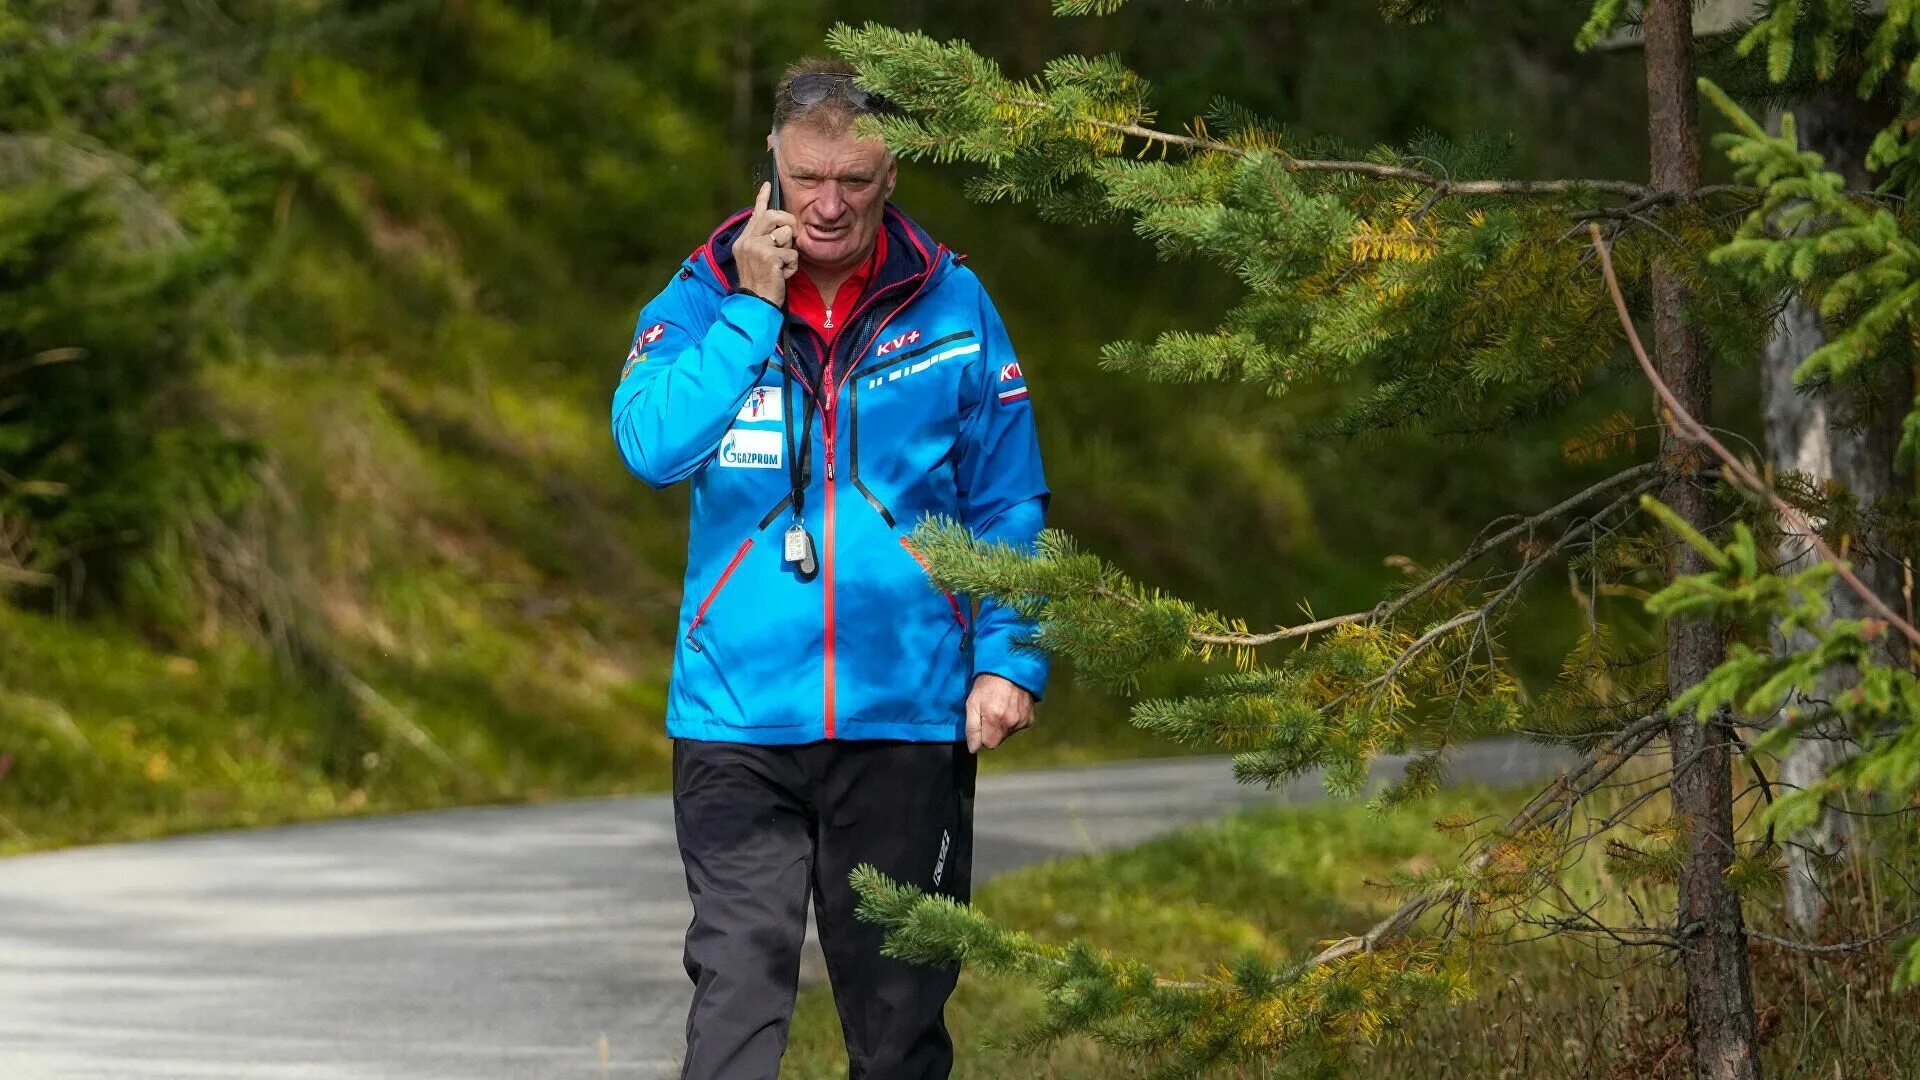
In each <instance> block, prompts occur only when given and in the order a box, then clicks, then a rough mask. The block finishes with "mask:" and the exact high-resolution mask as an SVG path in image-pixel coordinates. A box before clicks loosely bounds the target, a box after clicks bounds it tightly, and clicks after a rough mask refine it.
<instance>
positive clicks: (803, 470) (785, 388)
mask: <svg viewBox="0 0 1920 1080" xmlns="http://www.w3.org/2000/svg"><path fill="white" fill-rule="evenodd" d="M780 353H781V356H780V361H781V363H780V409H781V418H782V419H783V420H784V421H785V422H786V423H785V426H786V430H785V431H784V432H782V433H781V434H782V435H783V437H784V438H785V439H786V444H787V484H788V486H789V488H790V489H791V490H792V492H793V520H794V521H795V522H798V521H799V520H800V510H801V504H802V502H803V500H804V499H805V498H806V493H807V481H808V479H809V478H810V477H811V475H812V473H813V399H812V397H811V396H809V397H808V398H807V400H806V401H805V402H803V403H802V408H801V411H800V416H801V419H800V436H799V438H800V447H799V449H798V450H797V451H796V450H795V449H794V445H793V441H794V432H793V364H794V363H797V362H798V360H799V357H798V355H797V354H796V353H795V351H794V348H793V338H792V337H791V336H790V335H789V334H788V333H787V327H786V324H785V323H784V322H782V324H781V326H780Z"/></svg>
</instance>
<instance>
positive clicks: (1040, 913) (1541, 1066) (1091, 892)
mask: <svg viewBox="0 0 1920 1080" xmlns="http://www.w3.org/2000/svg"><path fill="white" fill-rule="evenodd" d="M1515 802H1516V795H1515V793H1503V792H1497V791H1491V790H1486V789H1466V790H1461V791H1456V792H1452V793H1449V794H1446V795H1444V796H1442V797H1440V799H1438V800H1436V801H1434V802H1432V803H1429V804H1427V805H1424V806H1421V807H1417V808H1412V809H1409V810H1407V811H1404V812H1401V813H1396V814H1393V815H1390V816H1377V815H1374V814H1372V813H1370V812H1369V811H1367V810H1366V809H1365V808H1364V807H1362V806H1358V805H1352V804H1336V805H1324V806H1319V807H1314V808H1309V809H1304V810H1302V809H1290V808H1276V809H1262V810H1257V811H1253V812H1248V813H1243V814H1240V815H1237V816H1234V817H1232V818H1229V819H1226V820H1224V821H1221V822H1218V823H1214V824H1209V825H1204V826H1199V827H1195V828H1190V829H1187V830H1185V831H1182V832H1180V833H1177V834H1174V835H1172V836H1169V837H1166V838H1163V839H1160V840H1156V841H1153V842H1151V843H1148V844H1145V845H1143V846H1141V847H1138V848H1135V849H1132V850H1129V851H1124V852H1117V853H1110V854H1103V855H1089V856H1080V857H1075V858H1069V859H1062V860H1058V861H1054V862H1050V863H1046V864H1042V865H1038V866H1034V867H1031V868H1027V869H1024V870H1020V871H1016V872H1014V873H1011V874H1008V875H1005V876H1003V877H1000V878H997V879H995V880H993V881H991V882H989V883H987V884H986V885H985V886H984V887H982V888H980V889H978V890H977V891H976V894H975V902H976V905H977V906H978V907H979V908H980V910H982V911H983V912H985V913H986V914H988V915H989V916H991V917H992V918H994V919H995V920H996V921H998V922H1000V923H1001V924H1003V925H1006V926H1009V927H1013V928H1016V929H1020V930H1025V931H1028V932H1030V933H1032V934H1034V935H1036V936H1037V937H1039V938H1041V939H1042V940H1049V941H1059V942H1064V941H1066V940H1068V939H1074V938H1077V939H1080V940H1083V941H1087V942H1090V943H1093V944H1096V945H1099V946H1101V947H1104V948H1106V949H1108V950H1110V951H1111V952H1113V953H1115V954H1121V955H1128V956H1132V957H1137V958H1140V959H1142V960H1145V961H1147V962H1148V963H1150V964H1153V965H1155V967H1156V970H1157V972H1158V974H1161V975H1163V976H1168V977H1173V978H1193V977H1196V976H1203V975H1205V974H1207V973H1208V969H1209V967H1210V965H1212V964H1214V963H1217V962H1219V961H1225V960H1230V959H1232V958H1233V957H1234V956H1235V955H1237V954H1239V953H1242V952H1254V953H1258V954H1260V955H1262V956H1264V957H1268V958H1279V957H1281V956H1283V955H1291V954H1296V953H1297V951H1298V950H1300V949H1303V948H1306V947H1308V946H1311V945H1312V944H1314V943H1315V942H1318V941H1320V940H1323V939H1326V938H1330V937H1337V936H1341V935H1344V934H1346V933H1349V932H1353V931H1355V930H1357V929H1364V928H1365V927H1366V926H1367V925H1368V924H1369V923H1370V922H1371V921H1372V920H1373V919H1375V918H1377V917H1378V916H1379V915H1381V914H1383V913H1384V912H1385V911H1386V910H1387V909H1389V908H1390V907H1391V905H1392V903H1393V898H1392V897H1391V896H1389V895H1387V894H1386V893H1385V892H1384V891H1383V890H1382V889H1381V888H1379V887H1377V886H1376V885H1374V884H1371V883H1372V882H1377V881H1379V880H1380V879H1382V878H1383V877H1385V876H1387V875H1388V874H1389V873H1391V872H1393V871H1395V870H1402V871H1415V872H1417V871H1419V870H1422V869H1426V868H1431V867H1433V866H1435V865H1442V864H1443V861H1444V860H1450V859H1452V858H1453V857H1454V856H1456V855H1457V853H1458V849H1459V847H1460V843H1461V839H1460V837H1459V836H1458V835H1457V834H1452V833H1443V832H1441V831H1439V830H1437V829H1435V828H1434V827H1433V825H1432V822H1433V821H1434V820H1436V819H1437V818H1439V817H1442V816H1447V815H1453V814H1456V813H1461V812H1464V813H1467V814H1470V815H1476V816H1478V815H1483V814H1490V813H1494V812H1496V811H1497V810H1498V809H1500V808H1505V807H1510V806H1512V805H1513V804H1514V803H1515ZM1502 816H1504V814H1503V815H1502ZM1888 840H1889V841H1890V842H1892V843H1895V844H1897V845H1899V846H1896V847H1893V848H1890V849H1883V850H1891V851H1893V852H1895V853H1899V852H1905V853H1906V855H1902V856H1901V857H1902V858H1903V859H1905V861H1907V862H1908V863H1911V862H1913V860H1912V859H1911V858H1907V857H1906V856H1908V855H1911V854H1912V853H1913V852H1914V851H1916V850H1920V848H1916V847H1914V846H1913V844H1912V837H1911V836H1903V837H1900V838H1891V837H1890V838H1888ZM1601 872H1603V871H1601V870H1600V868H1599V867H1597V866H1595V865H1585V864H1583V866H1582V867H1581V869H1580V870H1578V871H1577V872H1576V874H1575V877H1576V879H1577V878H1579V877H1580V876H1581V875H1582V874H1586V875H1592V874H1597V873H1601ZM1859 873H1860V872H1859V871H1857V870H1850V871H1848V874H1849V875H1855V876H1847V875H1843V876H1842V879H1841V880H1839V881H1837V882H1836V884H1835V890H1836V895H1838V896H1841V897H1843V898H1847V899H1845V900H1844V902H1843V903H1842V904H1841V909H1840V911H1839V912H1838V915H1837V920H1838V925H1837V926H1836V927H1835V928H1834V931H1833V933H1834V935H1836V939H1845V938H1846V937H1847V936H1848V935H1854V936H1865V934H1867V933H1871V932H1873V931H1874V930H1875V929H1877V928H1879V927H1883V926H1885V925H1891V924H1892V923H1897V922H1898V918H1899V916H1898V915H1897V913H1896V912H1897V910H1898V907H1897V905H1893V906H1886V905H1885V904H1884V903H1883V904H1876V903H1875V902H1873V899H1872V898H1874V897H1877V896H1885V895H1893V894H1894V893H1895V891H1896V890H1897V885H1898V882H1897V881H1894V882H1891V884H1892V885H1893V886H1895V888H1889V884H1890V883H1889V882H1888V881H1884V880H1883V881H1878V882H1874V881H1870V880H1868V879H1867V878H1866V877H1861V876H1858V874H1859ZM1905 902H1906V903H1909V904H1910V903H1911V901H1910V899H1908V900H1906V901H1905ZM1768 903H1769V901H1768V899H1767V898H1765V897H1751V898H1750V899H1749V910H1750V911H1754V912H1756V916H1755V917H1758V918H1763V919H1764V918H1765V917H1766V915H1765V908H1766V906H1767V904H1768ZM1752 956H1753V971H1754V980H1755V994H1756V1000H1757V1002H1758V1004H1759V1012H1760V1021H1761V1030H1762V1035H1763V1039H1764V1053H1765V1057H1766V1067H1767V1071H1768V1074H1769V1075H1774V1076H1814V1077H1827V1076H1841V1077H1849V1078H1876V1080H1878V1078H1887V1080H1891V1078H1893V1077H1899V1076H1907V1075H1911V1073H1910V1071H1908V1070H1909V1068H1910V1066H1911V1063H1912V1062H1914V1061H1916V1060H1920V998H1917V997H1916V995H1914V994H1911V993H1909V994H1905V995H1893V994H1891V993H1890V992H1889V991H1888V977H1889V974H1890V965H1889V964H1888V963H1887V962H1886V960H1885V958H1884V957H1883V956H1877V955H1853V956H1850V957H1848V958H1845V959H1843V960H1842V961H1840V962H1833V961H1829V960H1817V959H1810V958H1808V957H1807V956H1806V955H1804V954H1801V953H1795V952H1789V951H1787V950H1783V949H1780V948H1777V947H1773V946H1768V945H1765V944H1764V943H1760V944H1756V945H1755V947H1754V949H1753V953H1752ZM1470 964H1471V973H1472V980H1473V984H1474V988H1475V996H1474V997H1473V998H1472V999H1471V1000H1469V1001H1467V1002H1465V1003H1463V1004H1460V1005H1458V1006H1452V1007H1445V1006H1435V1007H1429V1008H1427V1009H1425V1010H1423V1011H1422V1012H1420V1013H1417V1014H1416V1015H1414V1016H1413V1017H1411V1018H1410V1019H1409V1020H1408V1022H1406V1023H1404V1024H1403V1025H1402V1026H1400V1027H1399V1028H1397V1029H1393V1030H1391V1031H1390V1032H1389V1034H1388V1035H1387V1037H1386V1038H1385V1039H1384V1040H1383V1041H1382V1042H1381V1043H1380V1044H1379V1045H1377V1046H1375V1047H1372V1048H1370V1049H1368V1050H1366V1051H1364V1052H1363V1053H1362V1054H1361V1056H1360V1058H1359V1059H1358V1061H1357V1062H1356V1063H1355V1068H1354V1070H1353V1071H1354V1073H1355V1074H1356V1075H1369V1076H1392V1077H1433V1078H1441V1077H1536V1076H1538V1077H1602V1078H1610V1077H1622V1078H1625V1077H1635V1078H1639V1077H1651V1078H1655V1080H1664V1078H1673V1080H1678V1078H1680V1077H1682V1076H1690V1075H1691V1066H1692V1063H1691V1061H1690V1059H1689V1056H1688V1054H1687V1052H1686V1047H1685V1040H1684V1014H1683V1012H1682V1010H1681V1007H1680V1005H1681V999H1680V987H1679V979H1678V974H1677V972H1676V971H1675V970H1674V969H1673V968H1672V967H1671V966H1670V965H1667V964H1665V963H1663V962H1661V960H1660V959H1659V957H1658V956H1657V955H1655V954H1652V953H1651V952H1650V951H1644V952H1635V954H1634V955H1632V956H1626V957H1622V956H1620V955H1617V954H1616V953H1614V952H1609V951H1607V950H1605V949H1596V948H1594V947H1592V946H1591V945H1590V944H1582V943H1580V942H1576V941H1573V940H1570V939H1550V940H1542V941H1537V942H1532V943H1525V944H1494V945H1489V946H1485V947H1481V948H1480V949H1479V950H1478V951H1477V952H1476V953H1475V954H1474V955H1472V956H1471V957H1470ZM1040 1000H1041V999H1040V991H1039V989H1037V988H1036V987H1033V986H1030V985H1019V984H1011V983H1003V982H997V981H992V980H989V979H987V978H984V977H982V976H979V975H977V974H976V973H974V972H973V971H966V972H963V974H962V976H961V980H960V984H959V987H958V989H957V990H956V992H955V994H954V996H953V998H952V1000H951V1002H950V1003H949V1006H948V1009H947V1017H948V1027H949V1029H950V1030H951V1031H952V1032H953V1034H954V1040H955V1046H956V1051H957V1061H956V1068H955V1072H954V1076H955V1077H957V1078H981V1080H985V1078H1000V1077H1013V1076H1045V1077H1049V1078H1066V1077H1102V1078H1106V1077H1116V1076H1144V1075H1149V1074H1150V1072H1151V1070H1150V1069H1147V1068H1145V1067H1143V1066H1142V1065H1141V1064H1140V1063H1139V1062H1136V1061H1133V1060H1130V1059H1127V1058H1124V1057H1121V1056H1119V1055H1118V1054H1115V1053H1113V1052H1111V1051H1108V1050H1105V1049H1103V1048H1101V1047H1098V1046H1095V1045H1094V1044H1092V1043H1091V1042H1089V1041H1087V1040H1082V1039H1069V1040H1066V1041H1063V1042H1061V1043H1059V1044H1057V1045H1056V1046H1055V1048H1054V1049H1053V1050H1052V1052H1051V1053H1049V1054H1047V1055H1046V1056H1045V1057H1044V1058H1040V1059H1036V1058H1033V1057H1030V1056H1023V1055H1022V1054H1020V1053H1017V1052H1015V1051H1013V1050H1010V1049H1008V1048H1007V1047H1006V1042H1007V1039H1008V1038H1009V1036H1011V1035H1013V1034H1014V1033H1017V1032H1018V1031H1020V1030H1021V1029H1022V1028H1023V1027H1024V1026H1025V1025H1027V1024H1028V1023H1030V1022H1031V1020H1032V1019H1033V1018H1034V1017H1036V1016H1037V1015H1038V1007H1039V1005H1040ZM781 1075H782V1076H783V1077H786V1078H789V1080H825V1078H828V1077H844V1076H845V1075H846V1059H845V1053H844V1049H843V1047H842V1044H841V1036H840V1029H839V1023H838V1020H837V1018H836V1017H835V1015H834V1011H833V1004H832V997H831V992H830V990H829V989H828V988H827V987H825V986H819V987H814V988H811V989H809V990H807V991H805V992H804V993H802V994H801V996H800V1000H799V1002H798V1006H797V1009H796V1012H795V1016H794V1022H793V1027H792V1032H791V1038H790V1041H789V1048H788V1052H787V1057H786V1059H785V1061H784V1063H783V1068H782V1072H781ZM1219 1075H1221V1076H1231V1077H1235V1078H1236V1080H1238V1078H1243V1077H1268V1076H1273V1077H1278V1076H1280V1075H1282V1074H1281V1073H1279V1072H1269V1071H1262V1070H1258V1069H1252V1068H1249V1069H1243V1070H1241V1071H1238V1072H1234V1071H1225V1072H1221V1073H1220V1074H1219Z"/></svg>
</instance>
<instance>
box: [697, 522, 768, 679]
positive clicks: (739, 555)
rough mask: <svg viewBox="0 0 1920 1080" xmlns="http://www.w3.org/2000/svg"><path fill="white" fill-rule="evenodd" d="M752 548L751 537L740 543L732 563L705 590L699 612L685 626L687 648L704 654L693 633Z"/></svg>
mask: <svg viewBox="0 0 1920 1080" xmlns="http://www.w3.org/2000/svg"><path fill="white" fill-rule="evenodd" d="M752 546H753V537H751V536H749V537H747V538H746V539H745V540H742V541H741V542H740V550H738V551H736V552H734V553H733V561H732V562H729V563H728V564H727V568H726V569H725V570H722V571H720V577H719V579H718V580H716V581H715V582H714V583H713V588H711V589H708V590H707V596H706V599H704V600H702V601H700V610H699V611H696V612H694V613H693V621H692V622H690V623H688V624H687V647H688V648H690V649H692V650H693V651H694V652H705V651H706V650H705V649H702V648H701V647H700V643H699V642H697V641H695V640H693V632H694V631H695V630H697V629H699V628H700V623H701V622H702V621H703V620H704V619H706V617H707V607H708V606H709V605H711V604H712V603H713V598H714V597H716V596H719V595H720V587H721V586H722V585H725V584H726V583H727V579H728V578H730V577H732V576H733V571H734V569H735V568H737V567H738V566H739V565H740V560H741V559H744V558H746V555H747V549H748V548H750V547H752Z"/></svg>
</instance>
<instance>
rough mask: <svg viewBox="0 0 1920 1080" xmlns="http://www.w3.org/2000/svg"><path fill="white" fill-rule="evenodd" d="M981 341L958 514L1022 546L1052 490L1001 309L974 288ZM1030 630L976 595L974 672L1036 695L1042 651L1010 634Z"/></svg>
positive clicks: (960, 460)
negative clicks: (1023, 646) (1018, 643)
mask: <svg viewBox="0 0 1920 1080" xmlns="http://www.w3.org/2000/svg"><path fill="white" fill-rule="evenodd" d="M980 337H981V344H982V348H981V351H980V353H979V357H978V359H979V361H980V363H979V367H978V370H977V372H976V374H975V376H974V377H972V378H969V379H967V380H966V387H967V396H966V397H965V398H963V400H962V402H961V420H960V444H959V453H958V454H957V456H956V463H955V468H956V471H957V479H958V482H959V493H960V505H961V511H962V520H963V521H964V523H965V524H966V526H967V527H968V528H969V529H970V530H972V531H973V533H974V535H976V536H978V537H980V538H981V539H982V540H985V541H986V542H988V543H994V542H1004V543H1007V544H1011V545H1012V546H1014V547H1016V548H1019V549H1021V550H1023V551H1032V550H1033V549H1034V539H1035V537H1037V536H1038V535H1039V533H1040V530H1041V529H1042V528H1044V527H1045V525H1046V514H1047V504H1048V502H1049V501H1051V498H1052V494H1051V492H1050V491H1049V490H1048V488H1047V481H1046V476H1045V474H1044V473H1043V472H1042V470H1041V467H1040V439H1039V435H1038V433H1037V432H1036V431H1035V429H1034V424H1033V405H1032V403H1031V402H1030V401H1029V400H1028V399H1027V380H1026V376H1025V373H1024V372H1023V371H1022V370H1021V365H1020V361H1019V359H1018V358H1017V357H1016V356H1015V355H1014V352H1013V343H1012V342H1011V341H1010V340H1009V339H1008V337H1007V328H1006V326H1005V325H1004V324H1002V323H1001V321H1000V313H999V311H997V310H996V309H995V308H994V306H993V301H992V300H991V299H989V298H988V297H987V294H986V291H985V290H984V289H982V290H981V291H980ZM1035 629H1036V627H1035V625H1034V623H1033V621H1032V620H1031V619H1026V618H1023V617H1021V616H1020V615H1019V614H1018V613H1017V612H1015V611H1014V610H1012V609H1011V608H1008V607H1005V606H1003V605H1001V604H1000V603H999V602H998V601H995V600H992V599H983V600H981V602H980V614H979V617H978V618H977V619H976V620H975V622H974V637H973V673H974V674H975V675H979V674H980V673H982V672H989V671H990V672H992V673H994V674H996V675H999V676H1001V677H1002V678H1005V679H1009V680H1011V681H1013V682H1015V683H1018V684H1019V685H1020V686H1022V687H1025V688H1026V689H1027V690H1028V691H1029V692H1031V693H1032V694H1033V696H1034V698H1035V699H1036V700H1037V699H1038V698H1040V697H1041V696H1042V694H1043V693H1044V692H1045V691H1046V685H1047V669H1048V657H1047V654H1046V653H1044V652H1039V651H1035V650H1032V649H1020V648H1016V647H1015V645H1014V642H1015V640H1016V639H1020V638H1025V637H1028V636H1030V635H1031V634H1032V633H1033V631H1034V630H1035Z"/></svg>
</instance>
